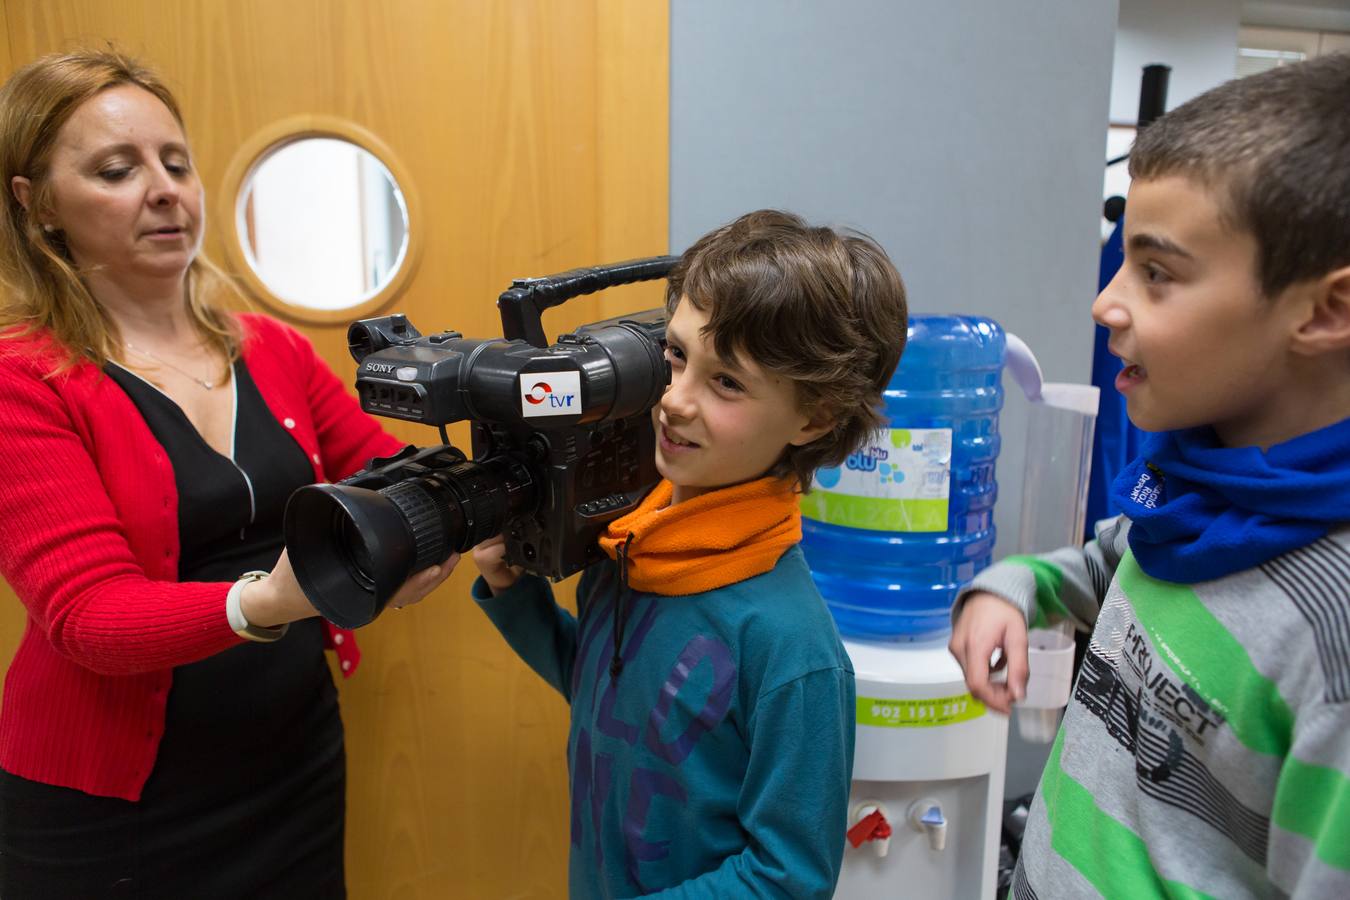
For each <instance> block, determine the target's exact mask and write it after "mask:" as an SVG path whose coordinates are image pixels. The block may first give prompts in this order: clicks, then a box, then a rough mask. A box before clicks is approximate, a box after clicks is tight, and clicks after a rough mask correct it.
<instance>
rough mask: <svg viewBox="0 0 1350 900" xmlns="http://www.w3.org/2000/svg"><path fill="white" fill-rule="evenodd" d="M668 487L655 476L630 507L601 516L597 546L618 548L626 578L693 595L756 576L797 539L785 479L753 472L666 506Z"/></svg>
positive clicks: (645, 587)
mask: <svg viewBox="0 0 1350 900" xmlns="http://www.w3.org/2000/svg"><path fill="white" fill-rule="evenodd" d="M673 492H674V486H673V485H672V484H671V483H670V482H669V481H667V480H666V479H662V480H661V483H660V484H658V485H657V486H656V487H655V488H653V489H652V492H651V493H650V494H648V495H647V496H646V498H645V499H644V500H643V501H642V503H640V504H639V505H638V507H637V509H635V510H633V511H632V512H630V513H628V514H627V515H624V516H620V517H619V518H617V519H615V520H614V521H613V522H610V523H609V529H608V533H607V534H605V535H603V536H602V537H601V538H600V546H601V548H603V549H604V551H605V552H606V553H607V554H609V557H610V559H618V558H619V551H620V547H621V546H622V545H623V543H624V542H625V541H628V540H629V536H630V535H631V537H632V539H631V542H630V543H629V544H628V548H627V551H626V553H625V555H626V557H627V567H628V583H629V584H630V585H631V586H632V587H633V588H635V589H636V590H639V591H645V592H647V593H651V594H661V595H663V596H675V595H680V594H698V593H702V592H703V591H711V590H713V589H714V588H720V587H725V586H726V585H728V584H735V583H736V582H738V581H744V580H745V579H747V578H751V577H753V576H755V575H762V574H764V573H765V572H767V571H769V570H770V569H772V568H773V567H774V565H776V564H777V562H778V558H779V557H781V556H782V555H783V552H784V551H785V550H787V549H788V548H789V547H791V546H792V545H793V544H795V543H797V542H798V541H800V540H801V538H802V515H801V510H800V509H799V508H798V506H797V493H796V491H794V490H793V488H792V483H791V482H789V481H784V480H783V479H780V478H760V479H758V480H756V481H748V482H746V483H745V484H737V485H733V486H731V487H727V488H721V489H719V490H716V491H709V492H708V493H706V494H701V495H699V496H697V497H694V498H693V499H691V500H686V501H684V502H683V503H679V504H677V505H675V506H670V498H671V495H672V493H673Z"/></svg>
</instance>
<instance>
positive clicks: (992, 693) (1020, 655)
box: [947, 592, 1027, 715]
mask: <svg viewBox="0 0 1350 900" xmlns="http://www.w3.org/2000/svg"><path fill="white" fill-rule="evenodd" d="M947 649H948V650H950V651H951V653H952V656H954V657H956V661H957V662H958V663H960V664H961V668H962V670H963V671H964V672H965V673H966V687H968V688H970V693H971V696H973V697H974V698H975V699H976V700H979V701H980V702H982V703H984V704H985V705H986V706H988V707H989V708H990V709H993V710H997V711H998V712H1001V713H1003V714H1004V715H1008V714H1009V713H1010V712H1011V711H1012V705H1013V703H1015V702H1017V701H1018V700H1021V699H1022V698H1023V697H1024V696H1026V689H1027V623H1026V620H1025V619H1024V618H1023V617H1022V612H1021V610H1019V609H1018V608H1017V607H1015V606H1013V605H1012V604H1011V603H1009V602H1008V601H1007V600H1004V599H1003V598H1002V597H999V596H997V595H995V594H989V593H983V592H977V593H974V594H971V595H970V596H969V597H967V598H966V600H965V603H964V604H963V605H962V608H961V615H960V616H959V617H958V618H957V620H956V625H955V627H954V628H952V639H951V642H950V643H949V644H948V645H947ZM995 650H997V651H999V654H1000V658H999V660H998V661H997V662H996V663H994V664H993V665H991V664H990V659H991V658H992V657H993V655H994V651H995ZM1005 663H1006V664H1007V667H1008V678H1007V680H1006V681H994V680H992V679H991V678H990V675H991V674H992V673H993V672H996V671H998V670H999V669H1000V668H1002V667H1003V665H1004V664H1005Z"/></svg>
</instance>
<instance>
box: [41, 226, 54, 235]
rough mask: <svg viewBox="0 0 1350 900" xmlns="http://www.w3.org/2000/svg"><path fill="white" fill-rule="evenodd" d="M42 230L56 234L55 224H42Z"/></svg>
mask: <svg viewBox="0 0 1350 900" xmlns="http://www.w3.org/2000/svg"><path fill="white" fill-rule="evenodd" d="M42 230H43V231H45V232H47V233H48V234H56V226H55V225H43V226H42Z"/></svg>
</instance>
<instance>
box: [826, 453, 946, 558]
mask: <svg viewBox="0 0 1350 900" xmlns="http://www.w3.org/2000/svg"><path fill="white" fill-rule="evenodd" d="M951 480H952V430H951V429H950V428H883V429H881V430H880V431H878V432H877V433H876V434H875V435H874V436H873V438H872V440H870V441H868V442H867V444H865V445H864V446H863V447H862V449H860V450H859V451H858V452H857V453H854V454H853V455H852V456H850V457H849V458H848V459H847V460H846V461H845V463H844V465H842V466H839V467H837V468H830V469H820V470H818V471H817V472H816V477H815V479H814V480H813V481H812V484H811V488H812V489H811V493H809V494H807V495H806V496H804V497H802V501H801V508H802V515H804V516H806V517H807V518H808V519H815V520H816V521H818V522H824V523H826V524H828V525H839V526H841V527H844V528H863V529H867V530H869V531H898V532H905V531H908V532H921V531H925V532H934V531H947V530H948V525H947V511H948V503H949V497H950V493H951Z"/></svg>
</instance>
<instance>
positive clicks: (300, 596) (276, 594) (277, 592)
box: [239, 550, 459, 628]
mask: <svg viewBox="0 0 1350 900" xmlns="http://www.w3.org/2000/svg"><path fill="white" fill-rule="evenodd" d="M458 563H459V554H458V553H452V554H450V556H449V558H448V559H446V560H445V562H443V563H441V564H440V565H437V566H432V567H430V568H428V569H423V570H422V571H421V572H416V573H414V574H413V575H411V576H409V578H408V580H407V581H405V582H404V583H403V586H402V587H400V588H399V589H398V591H397V592H396V593H395V594H394V596H393V597H391V598H390V600H389V602H388V604H387V606H389V607H391V608H393V609H402V608H403V607H405V606H411V605H412V604H414V603H417V602H418V601H420V600H421V599H422V598H423V597H425V596H426V595H427V594H430V593H431V592H432V591H433V590H435V589H436V588H438V587H440V585H441V582H443V581H445V579H446V578H447V577H449V575H450V573H451V572H452V571H454V568H455V566H456V564H458ZM239 611H240V612H242V613H243V614H244V618H245V619H248V621H249V622H251V623H252V624H254V625H258V626H260V627H263V628H270V627H273V626H276V625H285V624H287V623H289V622H298V621H299V620H301V619H308V618H310V617H311V616H317V615H318V614H319V613H318V610H316V609H315V608H314V606H313V605H312V604H311V603H310V602H309V598H308V597H306V596H305V592H304V591H303V590H302V589H301V588H300V582H299V581H298V580H296V577H295V572H294V571H293V570H292V569H291V560H290V557H289V556H288V555H287V554H286V551H285V550H282V551H281V556H280V558H278V559H277V564H276V565H275V566H273V567H272V572H271V574H270V575H268V576H267V577H266V578H263V579H261V580H259V581H254V582H252V583H250V584H246V585H244V591H243V593H242V594H240V596H239Z"/></svg>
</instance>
